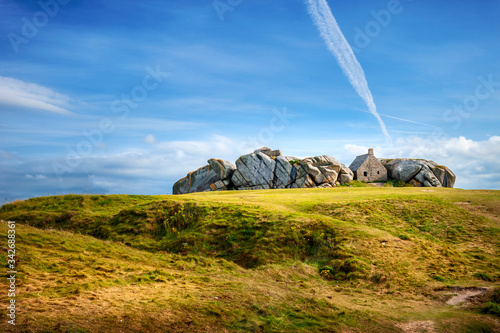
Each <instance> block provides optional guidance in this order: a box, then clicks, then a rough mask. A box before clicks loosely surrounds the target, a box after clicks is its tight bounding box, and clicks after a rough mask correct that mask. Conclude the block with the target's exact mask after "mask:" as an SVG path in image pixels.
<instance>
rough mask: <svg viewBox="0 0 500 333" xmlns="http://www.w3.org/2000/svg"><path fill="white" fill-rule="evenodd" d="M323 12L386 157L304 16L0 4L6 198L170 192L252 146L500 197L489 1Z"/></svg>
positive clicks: (336, 5) (286, 9) (171, 4)
mask: <svg viewBox="0 0 500 333" xmlns="http://www.w3.org/2000/svg"><path fill="white" fill-rule="evenodd" d="M327 2H328V4H329V6H330V8H331V10H332V13H333V15H334V16H335V18H336V20H337V23H338V25H339V26H340V28H341V30H342V32H343V34H344V35H345V38H346V40H347V41H348V43H349V44H350V46H351V47H352V49H353V50H354V54H355V55H356V57H357V60H358V61H359V63H360V64H361V66H362V68H363V70H364V73H365V76H366V79H367V81H368V85H369V87H370V90H371V93H372V95H373V98H374V102H375V104H376V106H377V110H378V112H379V113H380V114H381V116H382V119H383V121H384V122H385V124H386V126H387V130H388V132H389V134H390V136H391V137H392V143H388V142H387V141H386V139H385V137H384V135H383V133H382V131H381V129H380V127H379V124H378V123H377V120H376V119H375V117H374V116H373V115H372V114H370V113H369V112H368V108H367V106H366V105H365V103H364V102H363V100H362V99H361V98H360V97H359V96H358V95H357V94H356V92H355V91H354V89H353V87H352V86H351V85H350V83H349V81H348V80H347V78H346V77H345V75H344V74H343V72H342V69H341V67H340V66H339V64H338V63H337V61H336V59H335V58H334V57H333V56H332V54H330V53H329V51H328V49H327V48H326V46H325V43H324V41H323V39H322V38H321V36H320V34H319V32H318V29H317V28H316V26H315V25H314V24H313V21H312V19H311V16H310V15H309V13H308V11H307V5H306V3H305V1H303V0H287V1H284V0H274V1H250V0H241V1H239V0H220V1H213V0H203V1H202V0H193V1H172V0H170V1H144V2H137V1H124V0H121V1H114V0H108V1H83V0H71V1H68V0H64V1H63V0H59V2H57V1H56V0H46V1H42V3H43V4H45V5H44V6H41V5H40V4H39V2H38V1H9V0H1V1H0V22H1V24H0V29H1V31H0V114H1V118H0V199H1V200H2V201H4V200H5V199H7V200H13V199H22V198H27V197H33V196H40V195H49V194H50V195H52V194H66V193H135V194H165V193H171V187H172V184H173V183H174V182H175V181H176V180H177V179H179V178H181V177H183V176H185V174H186V173H187V172H189V171H192V170H194V169H196V168H198V167H201V166H203V165H204V164H206V160H207V159H208V158H211V157H216V158H222V159H225V160H229V161H231V162H234V161H235V159H236V158H237V157H238V156H240V155H242V154H244V153H249V152H252V151H253V150H254V149H256V148H259V147H262V146H269V147H271V148H273V149H281V150H282V151H283V152H284V153H285V154H286V155H293V156H297V157H306V156H315V155H320V154H328V155H331V156H333V157H335V158H337V159H338V160H339V161H340V162H343V163H345V164H350V162H351V161H352V160H353V159H354V157H355V156H356V155H358V154H361V153H364V152H365V151H366V149H367V148H368V147H374V148H375V154H376V155H377V156H378V157H387V158H390V157H414V158H426V159H433V160H435V161H436V162H438V163H440V164H444V165H448V166H449V167H450V168H451V169H452V170H453V171H455V173H456V174H457V177H458V179H457V184H456V186H457V187H461V188H492V189H500V179H499V176H500V166H499V165H500V163H499V162H500V158H499V156H500V133H499V130H498V128H499V123H500V112H499V111H500V110H499V105H500V62H499V61H498V54H500V40H499V38H498V33H499V32H500V20H499V16H500V2H498V1H494V0H484V1H472V0H470V1H453V2H451V1H430V0H429V1H425V0H419V1H416V0H414V1H410V0H401V1H396V0H389V1H386V0H383V1H379V0H373V1H370V2H367V1H352V0H350V1H348V0H336V1H331V0H328V1H327ZM43 7H45V8H43ZM388 14H389V15H390V16H389V15H388Z"/></svg>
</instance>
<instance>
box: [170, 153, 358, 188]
mask: <svg viewBox="0 0 500 333" xmlns="http://www.w3.org/2000/svg"><path fill="white" fill-rule="evenodd" d="M353 177H354V175H353V173H352V172H351V170H350V169H349V168H348V167H346V166H345V165H344V164H342V163H339V162H338V161H337V160H336V159H334V158H333V157H331V156H328V155H322V156H316V157H309V158H306V159H303V160H299V159H297V158H295V157H293V156H283V154H282V153H281V151H280V150H271V149H269V148H267V147H264V148H261V149H257V150H256V151H254V152H253V153H251V154H247V155H243V156H240V158H238V160H237V161H236V166H234V165H233V164H231V163H230V162H227V161H222V160H217V159H210V160H208V165H205V166H204V167H202V168H200V169H198V170H196V171H193V172H190V173H189V174H188V175H187V176H186V177H184V178H182V179H180V180H179V181H177V182H176V183H175V184H174V188H173V194H184V193H192V192H204V191H220V190H227V189H236V190H259V189H280V188H306V187H321V188H324V187H332V186H336V185H338V184H345V183H349V182H351V181H352V180H353Z"/></svg>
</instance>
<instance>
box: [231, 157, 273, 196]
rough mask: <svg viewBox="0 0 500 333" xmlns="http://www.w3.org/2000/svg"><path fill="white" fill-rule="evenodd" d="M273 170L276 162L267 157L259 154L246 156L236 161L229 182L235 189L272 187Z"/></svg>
mask: <svg viewBox="0 0 500 333" xmlns="http://www.w3.org/2000/svg"><path fill="white" fill-rule="evenodd" d="M275 169H276V161H275V160H274V159H272V158H271V157H269V156H268V155H266V154H264V153H261V152H258V153H253V154H247V155H243V156H241V157H240V158H238V160H237V161H236V171H235V172H234V174H233V176H232V178H231V180H232V182H233V184H234V186H236V187H237V188H238V187H245V188H246V187H254V186H268V187H272V186H273V181H274V171H275Z"/></svg>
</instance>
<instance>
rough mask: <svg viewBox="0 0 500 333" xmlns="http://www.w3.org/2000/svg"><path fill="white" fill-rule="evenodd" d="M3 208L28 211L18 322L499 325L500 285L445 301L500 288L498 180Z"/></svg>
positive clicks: (23, 224)
mask: <svg viewBox="0 0 500 333" xmlns="http://www.w3.org/2000/svg"><path fill="white" fill-rule="evenodd" d="M0 219H2V220H5V221H7V220H12V221H16V223H17V228H16V229H17V239H16V244H17V248H18V253H17V262H18V267H17V268H18V271H19V272H20V273H19V275H18V281H17V283H18V286H17V287H18V293H19V295H18V303H19V304H18V317H17V318H18V325H17V326H16V328H15V329H16V330H14V331H16V332H17V331H19V332H104V331H106V332H139V331H150V332H163V331H165V332H166V331H172V332H240V331H241V332H246V331H248V332H418V330H413V331H411V330H409V328H408V327H412V326H411V325H413V323H416V322H420V321H422V322H427V321H430V322H431V323H432V325H433V326H434V328H435V330H436V331H437V332H498V331H500V321H499V319H498V317H497V316H498V312H499V311H498V309H499V307H500V306H499V305H498V303H496V302H497V300H496V298H495V297H497V296H498V295H497V294H498V292H496V294H495V292H494V291H493V288H492V289H491V291H490V292H488V293H487V294H486V295H483V296H482V298H480V299H478V300H477V304H475V305H474V306H472V305H470V306H468V307H466V306H455V307H452V306H449V305H446V304H445V301H446V300H447V299H448V298H450V297H451V296H452V295H448V294H451V293H453V290H457V289H459V288H462V287H473V286H475V287H495V286H498V285H499V281H500V252H499V249H500V247H499V245H500V244H499V243H500V237H499V236H500V196H499V192H498V191H463V190H458V189H446V188H445V189H422V188H375V187H369V188H348V187H342V188H333V189H300V190H269V191H228V192H212V193H196V194H190V195H182V196H133V195H110V196H100V195H69V196H56V197H43V198H34V199H30V200H26V201H19V202H14V203H11V204H8V205H4V206H2V207H1V208H0ZM6 235H7V223H6V222H2V223H0V242H2V243H4V244H5V245H0V247H2V246H6V244H7V236H6ZM4 251H5V248H4ZM6 254H7V253H6V251H5V254H4V255H3V256H2V257H1V258H0V264H1V265H2V266H6V263H7V262H6ZM0 283H1V284H3V285H2V286H1V287H3V288H5V289H4V290H7V289H8V288H7V283H6V279H2V280H1V282H0ZM488 295H492V296H491V297H490V298H488V297H489V296H488ZM495 295H497V296H495ZM7 301H8V299H7V298H6V294H5V293H4V294H1V298H0V303H1V304H7V303H6V302H7ZM488 301H489V302H488ZM487 302H488V303H487ZM483 303H484V304H483ZM495 314H496V315H497V316H495ZM0 317H1V318H7V317H6V310H5V307H2V308H1V310H0ZM6 322H7V320H6V319H5V320H2V321H0V331H8V330H9V329H10V330H12V327H10V325H8V324H7V323H6ZM405 325H406V326H405ZM408 325H409V326H408ZM417 326H418V325H417Z"/></svg>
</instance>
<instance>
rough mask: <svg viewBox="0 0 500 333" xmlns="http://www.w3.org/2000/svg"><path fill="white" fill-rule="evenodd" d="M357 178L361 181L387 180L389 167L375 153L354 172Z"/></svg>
mask: <svg viewBox="0 0 500 333" xmlns="http://www.w3.org/2000/svg"><path fill="white" fill-rule="evenodd" d="M354 175H355V178H356V179H357V180H360V181H365V182H371V181H376V180H380V181H386V180H387V169H386V168H385V167H384V165H383V164H382V163H381V162H380V161H379V160H378V159H377V158H376V157H375V156H373V155H370V156H368V157H367V158H366V160H365V161H364V162H363V164H361V165H360V166H359V168H358V169H357V170H356V171H355V172H354Z"/></svg>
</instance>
